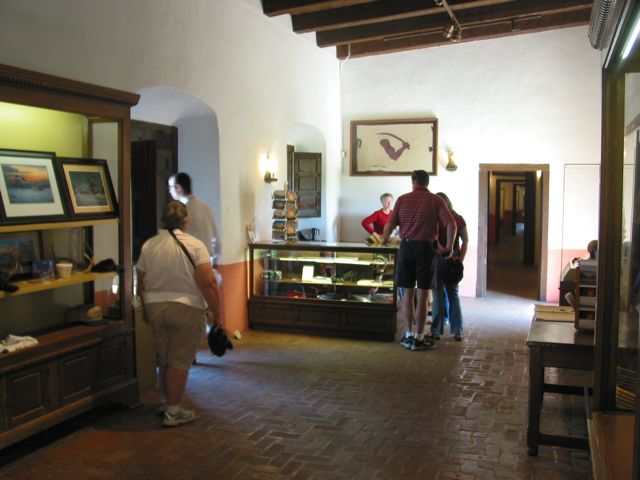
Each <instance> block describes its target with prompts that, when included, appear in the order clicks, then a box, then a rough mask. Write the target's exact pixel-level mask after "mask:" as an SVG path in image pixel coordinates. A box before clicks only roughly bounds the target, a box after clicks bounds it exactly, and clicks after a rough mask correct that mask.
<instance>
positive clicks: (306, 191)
mask: <svg viewBox="0 0 640 480" xmlns="http://www.w3.org/2000/svg"><path fill="white" fill-rule="evenodd" d="M292 170H293V172H292V173H293V175H292V180H293V181H292V183H293V185H292V186H291V189H292V190H295V191H296V192H298V217H319V216H321V215H322V209H321V201H322V154H320V153H309V152H294V153H293V168H292Z"/></svg>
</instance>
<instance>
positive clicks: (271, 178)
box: [264, 170, 278, 183]
mask: <svg viewBox="0 0 640 480" xmlns="http://www.w3.org/2000/svg"><path fill="white" fill-rule="evenodd" d="M264 181H265V182H266V183H273V182H277V181H278V179H277V178H276V176H275V174H274V173H273V172H271V171H269V170H267V171H266V172H264Z"/></svg>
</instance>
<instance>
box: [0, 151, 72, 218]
mask: <svg viewBox="0 0 640 480" xmlns="http://www.w3.org/2000/svg"><path fill="white" fill-rule="evenodd" d="M0 218H1V222H2V223H6V224H10V223H35V222H48V221H56V220H63V219H64V218H65V208H64V203H63V201H62V197H61V194H60V185H59V179H58V176H57V171H56V168H55V154H54V153H51V152H30V151H23V150H0Z"/></svg>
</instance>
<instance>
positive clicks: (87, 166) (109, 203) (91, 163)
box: [58, 157, 118, 218]
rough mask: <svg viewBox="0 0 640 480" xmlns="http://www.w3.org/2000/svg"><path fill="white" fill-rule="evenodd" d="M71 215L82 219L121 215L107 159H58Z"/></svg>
mask: <svg viewBox="0 0 640 480" xmlns="http://www.w3.org/2000/svg"><path fill="white" fill-rule="evenodd" d="M58 165H59V168H60V175H61V176H62V179H63V182H62V183H63V185H64V189H63V190H64V194H65V197H66V200H67V205H68V209H69V215H70V216H72V217H81V218H104V217H116V216H118V206H117V203H116V196H115V192H114V190H113V184H112V183H111V175H109V167H108V165H107V162H106V160H94V159H81V158H61V157H59V158H58Z"/></svg>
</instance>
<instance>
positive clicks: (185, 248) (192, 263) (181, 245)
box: [168, 229, 196, 269]
mask: <svg viewBox="0 0 640 480" xmlns="http://www.w3.org/2000/svg"><path fill="white" fill-rule="evenodd" d="M168 230H169V233H170V234H171V236H172V237H173V239H174V240H175V241H176V242H178V245H179V246H180V248H181V249H182V251H183V252H184V254H185V255H186V256H187V258H188V259H189V263H191V265H193V268H194V269H195V268H196V262H194V261H193V258H191V255H189V252H188V251H187V247H185V246H184V243H182V242H181V241H180V240H178V237H176V234H175V233H173V230H170V229H168Z"/></svg>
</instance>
